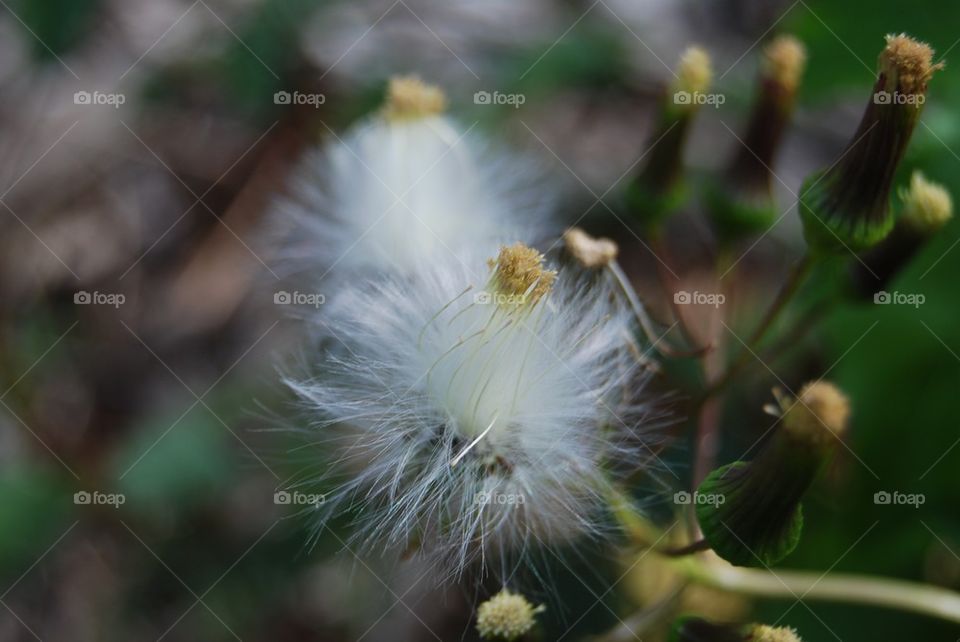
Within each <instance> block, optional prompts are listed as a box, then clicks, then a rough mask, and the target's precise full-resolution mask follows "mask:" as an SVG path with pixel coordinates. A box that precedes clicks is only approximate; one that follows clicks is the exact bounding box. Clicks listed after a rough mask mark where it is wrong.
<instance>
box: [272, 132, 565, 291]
mask: <svg viewBox="0 0 960 642" xmlns="http://www.w3.org/2000/svg"><path fill="white" fill-rule="evenodd" d="M546 176H547V175H546V173H545V172H544V171H543V168H542V167H541V166H540V165H539V163H538V162H537V161H535V160H533V158H532V157H530V156H527V155H525V154H522V153H520V152H516V151H514V150H509V149H507V148H505V147H500V146H496V145H493V144H492V143H491V142H489V141H488V140H486V138H485V137H484V136H482V135H481V134H479V132H477V131H476V130H475V129H473V128H464V127H462V126H461V125H459V124H458V123H457V122H456V121H454V120H453V119H451V118H449V117H447V116H443V115H430V116H423V117H418V118H407V119H399V120H396V119H391V118H387V117H386V116H384V115H383V114H382V113H377V114H374V115H372V116H369V117H367V118H366V119H364V120H362V121H360V122H359V123H357V124H356V125H354V126H352V127H351V128H349V129H348V130H347V131H346V132H345V133H344V134H343V136H342V137H338V136H336V135H335V134H333V133H332V132H331V133H330V140H328V141H327V144H325V145H321V146H319V147H316V148H314V149H312V150H311V151H309V152H308V153H307V154H306V155H305V157H304V159H303V160H302V161H301V162H300V164H299V166H298V167H297V169H296V171H295V172H294V176H293V180H292V181H291V183H290V185H289V188H288V190H287V195H286V196H285V197H284V198H282V199H280V200H279V201H278V202H277V204H276V210H277V211H276V214H277V215H276V216H274V217H273V220H274V221H276V222H277V223H278V227H279V228H280V234H281V237H282V241H281V243H280V253H281V256H280V259H281V264H282V266H281V268H280V269H281V270H283V271H285V272H287V273H288V274H289V275H300V276H302V277H304V278H306V279H307V280H308V281H309V282H310V283H309V285H313V286H317V287H319V285H320V282H325V283H329V280H330V279H337V280H338V282H339V280H340V279H341V278H353V277H355V276H357V275H358V274H368V273H371V272H373V273H375V272H385V271H400V272H407V271H409V270H411V269H413V268H414V267H415V266H416V264H417V262H418V261H419V260H420V259H421V258H422V257H424V256H437V255H440V254H448V255H449V254H452V255H455V254H457V253H459V252H461V251H462V250H463V249H464V248H465V247H482V248H485V249H489V248H494V249H495V248H496V247H497V244H499V243H505V242H508V241H511V242H512V241H517V240H522V241H525V242H528V243H535V242H538V241H542V240H543V239H544V238H546V237H547V236H549V235H553V236H556V235H557V233H558V230H557V229H555V228H554V227H553V226H552V225H551V223H550V219H551V213H552V210H553V206H554V199H553V197H552V196H551V195H553V194H555V193H556V190H555V189H552V188H549V187H548V186H547V183H548V180H547V178H546Z"/></svg>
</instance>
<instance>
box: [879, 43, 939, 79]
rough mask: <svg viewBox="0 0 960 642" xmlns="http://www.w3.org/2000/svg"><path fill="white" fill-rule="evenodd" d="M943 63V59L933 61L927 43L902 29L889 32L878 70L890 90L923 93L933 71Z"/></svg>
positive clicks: (931, 52) (937, 69)
mask: <svg viewBox="0 0 960 642" xmlns="http://www.w3.org/2000/svg"><path fill="white" fill-rule="evenodd" d="M943 67H944V63H942V62H938V63H937V64H934V63H933V49H931V48H930V45H928V44H926V43H925V42H920V41H919V40H914V39H913V38H911V37H910V36H908V35H906V34H903V33H902V34H900V35H894V34H890V35H888V36H887V46H886V47H884V49H883V51H882V52H880V73H881V74H882V75H883V76H884V78H885V82H884V85H885V88H886V89H887V91H890V92H893V91H900V92H902V93H904V94H924V93H926V91H927V83H928V82H929V81H930V78H932V77H933V73H934V72H935V71H939V70H941V69H943Z"/></svg>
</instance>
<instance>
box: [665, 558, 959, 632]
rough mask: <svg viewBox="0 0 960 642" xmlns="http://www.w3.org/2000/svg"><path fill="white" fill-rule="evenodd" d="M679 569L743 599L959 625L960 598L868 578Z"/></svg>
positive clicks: (714, 566)
mask: <svg viewBox="0 0 960 642" xmlns="http://www.w3.org/2000/svg"><path fill="white" fill-rule="evenodd" d="M677 568H678V569H681V572H682V573H683V574H684V575H686V577H687V578H689V579H690V580H691V581H693V582H697V583H700V584H704V585H706V586H711V587H714V588H719V589H724V590H727V591H731V592H734V593H739V594H741V595H752V596H757V597H763V598H786V599H794V600H795V599H798V598H803V599H811V600H824V601H830V602H845V603H850V604H863V605H868V606H879V607H886V608H892V609H897V610H901V611H909V612H912V613H920V614H922V615H928V616H930V617H935V618H939V619H942V620H947V621H950V622H955V623H958V624H960V593H957V592H955V591H950V590H947V589H944V588H940V587H937V586H931V585H928V584H921V583H918V582H908V581H904V580H895V579H889V578H884V577H872V576H869V575H852V574H851V575H847V574H841V573H829V574H823V573H818V572H805V571H782V570H776V571H769V570H760V569H751V568H741V567H738V566H731V565H730V564H727V563H726V562H723V561H722V560H719V559H718V558H716V557H712V558H711V557H701V558H696V559H695V558H683V559H680V560H677Z"/></svg>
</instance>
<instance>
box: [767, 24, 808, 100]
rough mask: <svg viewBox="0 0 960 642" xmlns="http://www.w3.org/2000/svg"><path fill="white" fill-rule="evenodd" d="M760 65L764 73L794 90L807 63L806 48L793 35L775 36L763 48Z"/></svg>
mask: <svg viewBox="0 0 960 642" xmlns="http://www.w3.org/2000/svg"><path fill="white" fill-rule="evenodd" d="M762 65H763V73H764V75H766V76H768V77H770V78H773V79H774V80H775V81H777V82H778V83H779V84H781V85H783V86H784V87H786V88H787V89H788V90H790V91H795V90H796V88H797V85H799V84H800V77H801V76H802V75H803V70H804V68H805V67H806V65H807V49H806V47H804V46H803V43H802V42H800V41H799V40H797V39H796V38H794V37H793V36H789V35H782V36H777V37H776V38H774V39H773V40H772V41H771V42H770V44H768V45H767V46H766V48H765V49H764V50H763V62H762Z"/></svg>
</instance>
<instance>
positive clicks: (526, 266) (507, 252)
mask: <svg viewBox="0 0 960 642" xmlns="http://www.w3.org/2000/svg"><path fill="white" fill-rule="evenodd" d="M487 264H488V265H489V266H490V269H491V270H493V286H494V288H495V289H496V290H497V294H499V295H502V296H503V297H504V298H505V299H506V300H507V301H508V302H509V303H511V304H514V305H516V304H525V303H529V304H530V305H533V304H535V303H536V302H537V301H539V300H540V299H541V298H543V297H544V296H545V295H547V294H548V293H549V292H550V288H551V287H553V282H554V280H556V278H557V273H556V272H554V271H553V270H545V269H544V268H543V255H542V254H540V253H539V252H537V251H536V250H535V249H533V248H532V247H529V246H527V245H524V244H523V243H514V244H513V245H510V246H506V245H504V246H501V247H500V253H499V255H497V258H496V260H494V259H490V260H489V261H488V262H487Z"/></svg>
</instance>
